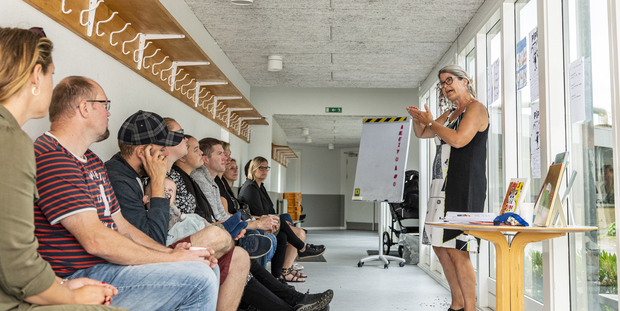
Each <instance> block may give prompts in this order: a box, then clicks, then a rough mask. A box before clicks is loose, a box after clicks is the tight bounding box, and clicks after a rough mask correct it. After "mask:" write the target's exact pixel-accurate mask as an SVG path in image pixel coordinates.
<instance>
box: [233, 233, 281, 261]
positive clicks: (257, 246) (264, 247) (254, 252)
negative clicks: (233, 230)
mask: <svg viewBox="0 0 620 311" xmlns="http://www.w3.org/2000/svg"><path fill="white" fill-rule="evenodd" d="M272 246H273V242H271V239H270V238H268V237H266V236H264V235H261V234H248V235H246V236H245V237H243V238H241V239H239V247H241V248H243V249H245V250H246V251H247V252H248V255H250V258H251V259H255V258H258V257H263V256H265V255H266V254H267V253H269V251H270V250H271V247H272Z"/></svg>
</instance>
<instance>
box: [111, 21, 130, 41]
mask: <svg viewBox="0 0 620 311" xmlns="http://www.w3.org/2000/svg"><path fill="white" fill-rule="evenodd" d="M129 25H131V23H127V24H125V27H123V29H121V30H119V31H112V32H110V45H111V46H117V45H118V42H116V43H112V36H114V35H115V34H117V33H121V32H123V31H125V29H127V26H129Z"/></svg>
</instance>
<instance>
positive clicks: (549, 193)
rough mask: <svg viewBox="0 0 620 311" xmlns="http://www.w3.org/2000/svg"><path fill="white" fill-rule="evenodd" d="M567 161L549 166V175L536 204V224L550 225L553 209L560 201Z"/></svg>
mask: <svg viewBox="0 0 620 311" xmlns="http://www.w3.org/2000/svg"><path fill="white" fill-rule="evenodd" d="M564 165H565V163H564V162H562V163H559V164H554V165H551V166H550V167H549V171H548V172H547V177H546V178H545V181H544V182H543V184H542V187H541V188H540V192H539V193H538V197H537V198H536V204H535V205H534V225H536V226H541V227H548V226H549V224H550V223H551V218H553V217H552V216H553V215H552V214H553V213H551V210H552V209H553V208H554V206H555V204H556V200H557V201H559V200H560V199H559V198H558V196H559V194H558V191H559V190H560V182H561V181H562V174H563V173H564Z"/></svg>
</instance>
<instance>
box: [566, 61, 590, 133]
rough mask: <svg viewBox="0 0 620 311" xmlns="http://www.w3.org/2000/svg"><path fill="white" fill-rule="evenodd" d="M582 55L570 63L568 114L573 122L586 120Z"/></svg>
mask: <svg viewBox="0 0 620 311" xmlns="http://www.w3.org/2000/svg"><path fill="white" fill-rule="evenodd" d="M583 67H584V65H583V57H580V58H579V59H577V60H576V61H574V62H572V63H570V71H569V76H570V115H571V121H572V122H573V123H579V122H583V121H585V120H586V100H585V97H584V96H585V93H586V90H585V82H584V76H583Z"/></svg>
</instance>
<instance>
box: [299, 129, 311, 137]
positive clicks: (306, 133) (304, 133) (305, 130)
mask: <svg viewBox="0 0 620 311" xmlns="http://www.w3.org/2000/svg"><path fill="white" fill-rule="evenodd" d="M301 135H302V136H308V135H310V129H309V128H307V127H302V128H301Z"/></svg>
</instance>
